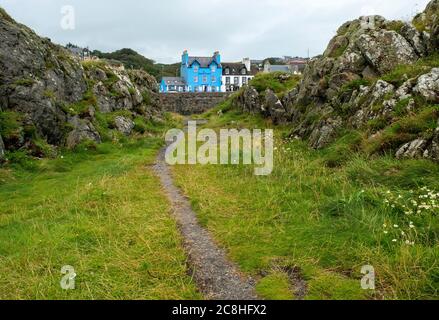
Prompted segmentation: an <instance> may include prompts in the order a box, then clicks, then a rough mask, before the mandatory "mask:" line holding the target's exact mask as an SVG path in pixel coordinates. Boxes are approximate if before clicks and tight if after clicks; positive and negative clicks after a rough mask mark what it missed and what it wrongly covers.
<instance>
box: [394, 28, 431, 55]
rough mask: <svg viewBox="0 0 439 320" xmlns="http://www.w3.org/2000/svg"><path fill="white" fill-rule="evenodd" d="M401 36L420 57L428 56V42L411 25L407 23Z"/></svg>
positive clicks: (402, 29)
mask: <svg viewBox="0 0 439 320" xmlns="http://www.w3.org/2000/svg"><path fill="white" fill-rule="evenodd" d="M400 32H401V35H402V36H403V37H404V38H405V39H406V40H407V41H408V42H409V43H410V44H411V46H412V47H413V48H414V49H415V51H416V53H417V54H418V55H419V56H424V55H426V54H427V49H428V47H427V41H426V39H425V37H424V35H423V33H422V32H419V31H418V30H416V28H415V27H414V26H413V25H412V24H409V23H405V24H404V25H403V26H402V28H401V31H400Z"/></svg>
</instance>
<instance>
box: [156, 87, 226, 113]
mask: <svg viewBox="0 0 439 320" xmlns="http://www.w3.org/2000/svg"><path fill="white" fill-rule="evenodd" d="M229 95H230V94H229V93H223V92H221V93H219V92H200V93H187V92H185V93H161V94H160V101H161V106H162V108H163V109H164V110H165V111H167V112H175V113H179V114H182V115H191V114H200V113H203V112H206V111H207V110H209V109H212V108H214V107H216V106H217V105H218V104H220V103H221V102H223V101H224V100H226V99H227V98H228V97H229Z"/></svg>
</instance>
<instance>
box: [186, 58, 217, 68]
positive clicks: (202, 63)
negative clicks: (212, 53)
mask: <svg viewBox="0 0 439 320" xmlns="http://www.w3.org/2000/svg"><path fill="white" fill-rule="evenodd" d="M195 61H197V62H198V63H199V64H200V66H201V68H208V67H209V66H210V65H211V64H212V62H214V61H215V57H189V65H190V66H191V65H192V64H193V63H194V62H195ZM219 67H221V65H219Z"/></svg>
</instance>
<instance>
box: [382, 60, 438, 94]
mask: <svg viewBox="0 0 439 320" xmlns="http://www.w3.org/2000/svg"><path fill="white" fill-rule="evenodd" d="M437 67H439V54H437V53H436V54H434V55H430V56H428V57H426V58H423V59H420V60H418V61H417V62H416V63H415V64H405V65H399V66H397V67H396V68H395V69H393V70H392V71H391V72H389V73H388V74H386V75H384V76H383V77H382V79H383V80H384V81H386V82H389V83H391V84H393V85H395V86H398V87H399V86H401V85H402V84H403V83H404V82H405V81H406V80H408V79H412V78H417V77H419V76H420V75H422V74H425V73H428V72H430V70H431V69H432V68H437Z"/></svg>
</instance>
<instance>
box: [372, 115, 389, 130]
mask: <svg viewBox="0 0 439 320" xmlns="http://www.w3.org/2000/svg"><path fill="white" fill-rule="evenodd" d="M386 126H387V120H386V119H385V118H382V117H379V118H376V119H372V120H369V122H368V123H367V127H368V128H369V129H370V130H372V131H374V132H375V131H380V130H382V129H384V128H385V127H386Z"/></svg>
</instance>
